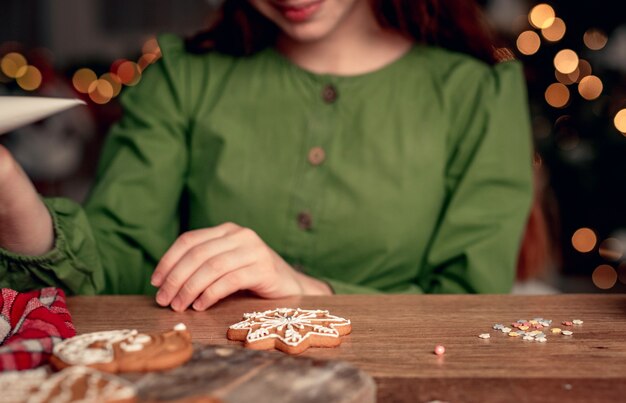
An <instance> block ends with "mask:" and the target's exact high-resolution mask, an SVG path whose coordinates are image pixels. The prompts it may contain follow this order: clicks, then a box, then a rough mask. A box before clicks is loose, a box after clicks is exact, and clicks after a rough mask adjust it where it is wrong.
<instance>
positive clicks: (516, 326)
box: [511, 322, 521, 329]
mask: <svg viewBox="0 0 626 403" xmlns="http://www.w3.org/2000/svg"><path fill="white" fill-rule="evenodd" d="M511 326H513V327H514V328H516V329H517V328H518V327H520V326H521V323H517V322H513V323H511Z"/></svg>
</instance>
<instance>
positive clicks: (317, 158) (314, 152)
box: [309, 147, 326, 166]
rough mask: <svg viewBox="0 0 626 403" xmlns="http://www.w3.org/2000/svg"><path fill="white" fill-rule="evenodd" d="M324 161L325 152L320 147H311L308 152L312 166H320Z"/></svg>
mask: <svg viewBox="0 0 626 403" xmlns="http://www.w3.org/2000/svg"><path fill="white" fill-rule="evenodd" d="M325 159H326V152H325V151H324V149H323V148H322V147H313V148H311V149H310V150H309V162H310V163H311V165H313V166H317V165H321V164H322V162H324V160H325Z"/></svg>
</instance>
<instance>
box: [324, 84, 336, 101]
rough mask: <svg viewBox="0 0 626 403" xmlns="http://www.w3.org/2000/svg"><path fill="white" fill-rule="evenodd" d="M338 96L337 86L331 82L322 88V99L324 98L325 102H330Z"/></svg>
mask: <svg viewBox="0 0 626 403" xmlns="http://www.w3.org/2000/svg"><path fill="white" fill-rule="evenodd" d="M338 97H339V94H338V93H337V88H335V86H334V85H332V84H327V85H326V86H325V87H324V89H323V90H322V99H324V102H326V103H327V104H332V103H333V102H335V101H336V100H337V98H338Z"/></svg>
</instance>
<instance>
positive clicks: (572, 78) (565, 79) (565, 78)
mask: <svg viewBox="0 0 626 403" xmlns="http://www.w3.org/2000/svg"><path fill="white" fill-rule="evenodd" d="M554 77H556V79H557V81H558V82H560V83H562V84H565V85H572V84H574V83H575V82H576V79H577V78H578V69H576V70H575V71H574V72H573V73H570V74H563V73H561V72H560V71H558V70H554Z"/></svg>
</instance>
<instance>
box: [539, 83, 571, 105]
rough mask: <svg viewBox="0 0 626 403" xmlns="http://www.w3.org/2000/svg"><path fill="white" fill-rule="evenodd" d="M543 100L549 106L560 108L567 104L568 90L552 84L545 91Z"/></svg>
mask: <svg viewBox="0 0 626 403" xmlns="http://www.w3.org/2000/svg"><path fill="white" fill-rule="evenodd" d="M545 98H546V102H547V103H548V104H549V105H550V106H552V107H554V108H562V107H564V106H565V105H567V103H568V102H569V90H568V89H567V87H566V86H565V85H564V84H562V83H553V84H550V86H549V87H548V89H546V93H545Z"/></svg>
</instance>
